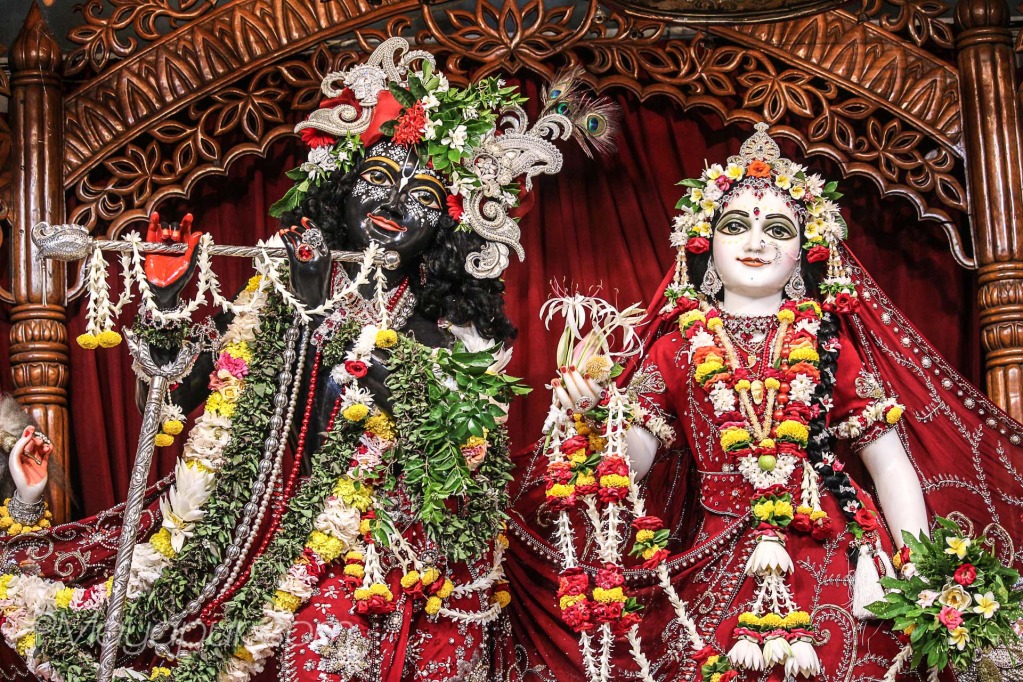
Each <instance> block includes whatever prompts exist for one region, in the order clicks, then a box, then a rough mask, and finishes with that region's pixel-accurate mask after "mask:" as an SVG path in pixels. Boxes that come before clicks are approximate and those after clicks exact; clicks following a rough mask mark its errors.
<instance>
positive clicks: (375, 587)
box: [369, 583, 394, 601]
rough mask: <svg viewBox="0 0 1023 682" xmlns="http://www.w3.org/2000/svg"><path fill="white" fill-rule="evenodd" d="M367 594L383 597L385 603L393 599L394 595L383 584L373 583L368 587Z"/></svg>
mask: <svg viewBox="0 0 1023 682" xmlns="http://www.w3.org/2000/svg"><path fill="white" fill-rule="evenodd" d="M369 593H370V594H371V595H376V596H378V597H383V598H384V599H386V600H387V601H391V600H392V599H394V595H393V594H391V588H389V587H387V585H384V584H383V583H373V584H372V585H370V586H369Z"/></svg>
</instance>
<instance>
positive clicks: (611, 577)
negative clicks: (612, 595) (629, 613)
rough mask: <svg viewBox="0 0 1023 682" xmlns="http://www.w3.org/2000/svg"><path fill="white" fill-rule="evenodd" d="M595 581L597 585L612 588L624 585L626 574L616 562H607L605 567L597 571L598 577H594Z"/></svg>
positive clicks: (607, 588) (606, 588)
mask: <svg viewBox="0 0 1023 682" xmlns="http://www.w3.org/2000/svg"><path fill="white" fill-rule="evenodd" d="M594 583H595V584H596V585H597V587H600V588H603V589H605V590H610V589H613V588H615V587H618V586H620V585H624V584H625V576H623V575H622V570H621V569H620V568H618V567H617V566H615V565H614V564H605V565H604V568H602V569H600V570H599V571H597V577H596V578H594Z"/></svg>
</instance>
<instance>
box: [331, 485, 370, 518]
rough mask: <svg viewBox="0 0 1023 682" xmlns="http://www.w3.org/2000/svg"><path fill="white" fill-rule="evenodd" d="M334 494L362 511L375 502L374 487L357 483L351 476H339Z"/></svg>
mask: <svg viewBox="0 0 1023 682" xmlns="http://www.w3.org/2000/svg"><path fill="white" fill-rule="evenodd" d="M334 495H336V496H337V497H340V498H341V500H342V501H343V502H344V503H345V504H347V505H351V506H352V507H355V508H356V509H358V510H359V511H361V512H364V511H366V510H367V509H369V507H370V505H372V504H373V489H372V488H371V487H370V486H368V485H366V484H365V483H360V484H359V485H358V486H356V485H355V481H353V480H352V479H350V478H339V479H338V481H337V485H335V486H334Z"/></svg>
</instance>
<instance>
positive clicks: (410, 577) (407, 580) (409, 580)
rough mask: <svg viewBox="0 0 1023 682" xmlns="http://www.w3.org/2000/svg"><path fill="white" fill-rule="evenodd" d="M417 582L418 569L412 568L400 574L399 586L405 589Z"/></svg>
mask: <svg viewBox="0 0 1023 682" xmlns="http://www.w3.org/2000/svg"><path fill="white" fill-rule="evenodd" d="M417 582H419V571H416V570H412V571H409V572H408V573H406V574H405V575H403V576H401V586H402V587H404V588H405V589H406V590H407V589H408V588H410V587H412V586H413V585H415V584H416V583H417Z"/></svg>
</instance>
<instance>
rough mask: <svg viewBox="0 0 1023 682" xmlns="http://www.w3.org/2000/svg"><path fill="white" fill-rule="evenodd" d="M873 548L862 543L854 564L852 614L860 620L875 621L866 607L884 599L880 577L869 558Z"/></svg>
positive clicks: (875, 617)
mask: <svg viewBox="0 0 1023 682" xmlns="http://www.w3.org/2000/svg"><path fill="white" fill-rule="evenodd" d="M872 551H873V547H871V546H870V545H868V544H866V543H864V544H862V545H860V556H859V559H858V560H857V562H856V578H855V580H854V582H853V603H852V614H853V615H854V616H856V617H857V618H859V619H860V620H876V619H877V616H875V615H874V614H873V613H871V612H870V611H868V610H867V606H868V605H870V604H873V603H874V602H876V601H882V600H883V599H884V589H883V588H882V587H881V583H880V582H879V581H880V580H881V578H880V576H879V575H878V574H877V567H876V566H875V565H874V558H873V557H872V556H871V553H872Z"/></svg>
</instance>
